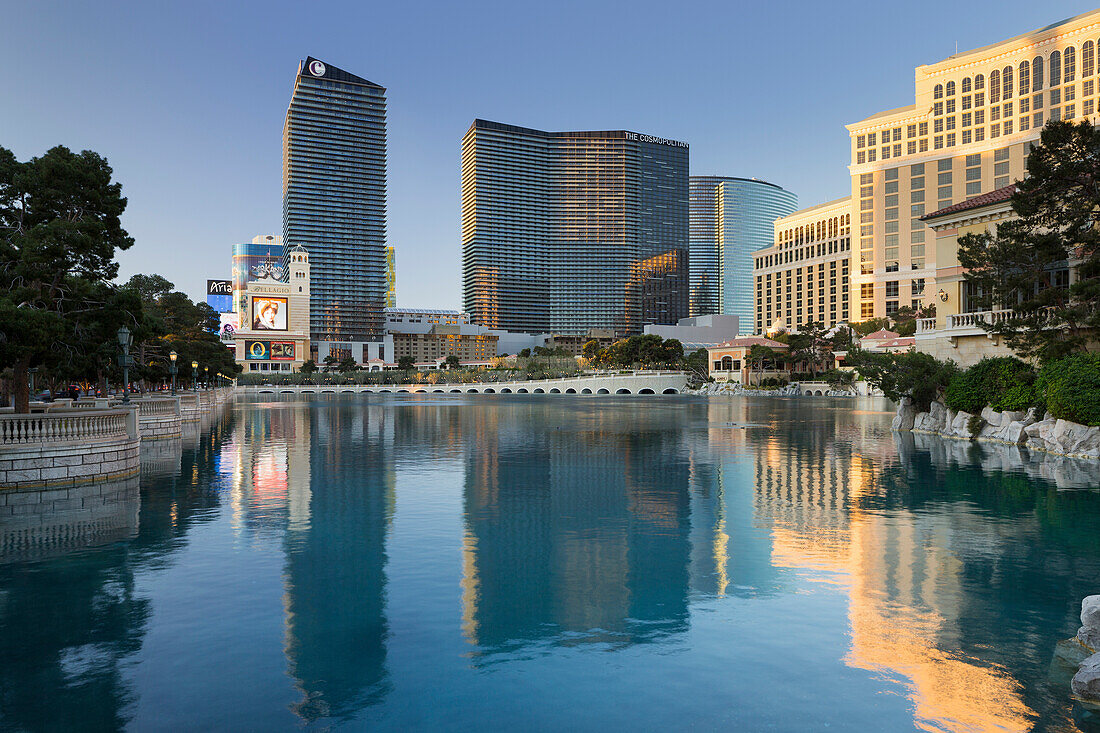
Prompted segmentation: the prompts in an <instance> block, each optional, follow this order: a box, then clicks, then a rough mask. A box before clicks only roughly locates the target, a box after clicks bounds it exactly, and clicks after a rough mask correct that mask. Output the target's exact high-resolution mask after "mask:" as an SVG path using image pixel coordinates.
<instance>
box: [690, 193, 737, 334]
mask: <svg viewBox="0 0 1100 733" xmlns="http://www.w3.org/2000/svg"><path fill="white" fill-rule="evenodd" d="M732 180H736V179H734V178H730V177H727V176H691V178H690V179H689V214H688V220H689V232H688V237H689V245H688V246H689V251H690V259H691V272H690V274H689V282H690V303H689V310H690V311H691V315H693V316H709V315H713V314H717V313H720V312H721V311H720V309H719V305H718V233H717V232H718V230H717V226H716V225H715V214H716V212H717V210H718V184H719V183H721V182H722V181H732Z"/></svg>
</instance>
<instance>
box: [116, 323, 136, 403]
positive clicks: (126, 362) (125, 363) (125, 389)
mask: <svg viewBox="0 0 1100 733" xmlns="http://www.w3.org/2000/svg"><path fill="white" fill-rule="evenodd" d="M133 343H134V334H132V333H130V329H128V328H126V326H123V327H122V328H120V329H118V345H119V348H121V349H122V404H124V405H128V404H130V345H131V344H133Z"/></svg>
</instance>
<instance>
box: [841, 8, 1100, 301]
mask: <svg viewBox="0 0 1100 733" xmlns="http://www.w3.org/2000/svg"><path fill="white" fill-rule="evenodd" d="M1098 42H1100V11H1093V12H1090V13H1086V14H1084V15H1079V16H1077V17H1075V18H1070V19H1069V20H1065V21H1062V22H1060V23H1055V24H1053V25H1050V26H1047V27H1045V28H1042V29H1039V30H1034V31H1031V32H1028V33H1025V34H1023V35H1021V36H1017V37H1015V38H1011V39H1009V40H1007V41H1002V42H999V43H994V44H992V45H989V46H984V47H982V48H978V49H975V50H973V51H965V52H962V53H958V54H955V55H954V56H951V57H949V58H947V59H944V60H943V61H940V62H938V63H935V64H930V65H927V66H918V67H917V68H916V84H915V89H914V101H913V103H912V104H909V105H906V106H904V107H899V108H897V109H892V110H888V111H885V112H880V113H878V114H875V115H872V116H871V117H867V118H866V119H864V120H861V121H860V122H856V123H854V124H851V125H848V131H849V134H850V136H851V160H852V164H851V167H850V171H851V176H852V217H853V219H854V220H857V221H856V222H854V223H855V225H856V228H857V229H858V231H857V232H856V235H855V236H854V237H853V239H854V240H855V243H854V245H853V294H852V297H853V301H854V302H853V309H854V313H853V318H854V319H858V320H863V319H867V318H871V317H881V316H884V315H887V314H889V313H893V312H894V311H896V310H897V309H898V308H900V307H902V306H911V307H912V306H920V305H924V304H930V303H931V302H932V298H933V294H935V293H936V292H937V290H936V288H931V287H929V285H930V284H931V283H932V282H933V281H934V280H935V278H936V276H937V271H936V268H937V262H936V252H935V246H934V240H935V236H934V235H933V234H932V232H931V231H930V230H929V229H928V227H927V225H926V222H925V221H923V220H922V219H921V217H922V216H924V215H926V214H930V213H932V212H934V211H937V210H941V209H944V208H946V207H948V206H952V205H954V204H958V203H960V202H962V201H965V200H967V199H970V198H973V197H976V196H981V195H983V194H987V193H990V192H992V191H994V190H996V189H999V188H1002V187H1003V186H1007V185H1008V184H1010V183H1012V182H1013V181H1015V180H1017V179H1019V178H1022V177H1023V176H1024V175H1025V165H1026V158H1027V154H1028V149H1029V146H1030V144H1031V142H1033V141H1035V140H1037V139H1038V137H1039V132H1040V130H1041V128H1042V127H1043V125H1044V124H1045V123H1046V122H1047V121H1050V120H1060V119H1066V120H1080V119H1092V120H1096V111H1097V91H1098V90H1097V87H1098V85H1100V79H1098V78H1097V63H1096V46H1097V43H1098Z"/></svg>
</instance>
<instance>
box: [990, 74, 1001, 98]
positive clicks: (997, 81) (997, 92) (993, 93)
mask: <svg viewBox="0 0 1100 733" xmlns="http://www.w3.org/2000/svg"><path fill="white" fill-rule="evenodd" d="M989 101H990V103H992V104H996V103H997V102H1000V101H1001V72H999V71H997V70H996V69H994V70H993V71H991V72H989Z"/></svg>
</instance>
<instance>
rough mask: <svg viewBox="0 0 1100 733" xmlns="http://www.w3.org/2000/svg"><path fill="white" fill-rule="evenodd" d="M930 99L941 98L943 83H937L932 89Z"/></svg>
mask: <svg viewBox="0 0 1100 733" xmlns="http://www.w3.org/2000/svg"><path fill="white" fill-rule="evenodd" d="M932 99H943V84H937V85H936V88H935V89H933V90H932Z"/></svg>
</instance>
